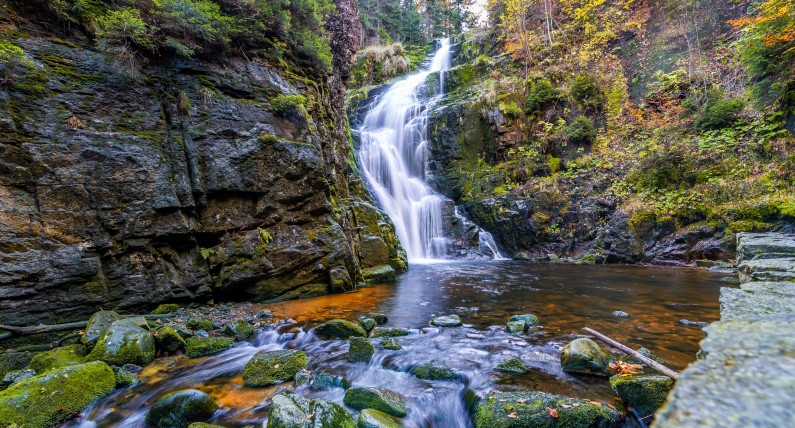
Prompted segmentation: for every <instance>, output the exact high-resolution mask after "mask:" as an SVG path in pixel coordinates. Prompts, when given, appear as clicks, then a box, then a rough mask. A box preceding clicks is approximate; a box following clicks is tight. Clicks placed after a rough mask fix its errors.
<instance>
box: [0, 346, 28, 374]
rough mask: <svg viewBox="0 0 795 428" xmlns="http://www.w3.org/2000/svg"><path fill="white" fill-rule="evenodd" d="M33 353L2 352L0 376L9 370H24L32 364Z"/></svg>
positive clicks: (0, 355) (0, 356) (0, 354)
mask: <svg viewBox="0 0 795 428" xmlns="http://www.w3.org/2000/svg"><path fill="white" fill-rule="evenodd" d="M32 358H33V354H32V353H30V352H27V351H25V352H20V351H5V352H3V353H0V378H3V377H5V375H6V374H7V373H8V372H12V371H16V370H22V369H24V368H25V367H27V366H28V364H30V360H31V359H32Z"/></svg>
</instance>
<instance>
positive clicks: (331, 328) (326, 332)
mask: <svg viewBox="0 0 795 428" xmlns="http://www.w3.org/2000/svg"><path fill="white" fill-rule="evenodd" d="M315 333H316V334H319V335H321V336H326V337H331V338H340V339H347V338H349V337H351V336H361V337H365V336H367V332H366V331H364V329H363V328H362V326H360V325H359V324H356V323H354V322H351V321H348V320H341V319H333V320H331V321H327V322H324V323H323V324H320V325H319V326H317V327H315Z"/></svg>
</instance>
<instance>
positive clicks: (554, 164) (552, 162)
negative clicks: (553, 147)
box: [547, 155, 561, 174]
mask: <svg viewBox="0 0 795 428" xmlns="http://www.w3.org/2000/svg"><path fill="white" fill-rule="evenodd" d="M560 165H561V160H560V158H556V157H554V156H552V155H547V166H549V172H550V173H552V174H555V173H557V172H558V171H560Z"/></svg>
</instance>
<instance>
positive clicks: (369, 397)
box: [343, 388, 407, 418]
mask: <svg viewBox="0 0 795 428" xmlns="http://www.w3.org/2000/svg"><path fill="white" fill-rule="evenodd" d="M343 402H344V403H345V405H346V406H348V407H350V408H353V409H356V410H363V409H375V410H380V411H382V412H384V413H387V414H389V415H392V416H397V417H399V418H402V417H404V416H406V414H407V410H406V397H404V396H403V395H401V394H398V393H397V392H395V391H392V390H389V389H386V388H349V389H348V390H347V391H345V396H344V397H343Z"/></svg>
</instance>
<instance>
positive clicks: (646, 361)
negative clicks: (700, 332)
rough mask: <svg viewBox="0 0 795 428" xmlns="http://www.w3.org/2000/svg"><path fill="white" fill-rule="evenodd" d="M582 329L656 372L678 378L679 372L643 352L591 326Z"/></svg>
mask: <svg viewBox="0 0 795 428" xmlns="http://www.w3.org/2000/svg"><path fill="white" fill-rule="evenodd" d="M583 330H585V331H586V332H588V333H591V334H593V335H594V336H596V337H598V338H599V339H602V340H604V341H605V342H607V343H609V344H610V345H612V346H614V347H616V348H618V349H620V350H621V351H623V352H625V353H626V354H629V355H631V356H633V357H635V358H637V359H638V360H640V361H642V362H643V363H644V364H646V365H647V366H649V367H651V368H653V369H654V370H657V371H658V372H660V373H662V374H664V375H666V376H668V377H670V378H671V379H673V380H677V379H679V373H677V372H675V371H673V370H671V369H669V368H668V367H665V366H664V365H662V364H660V363H658V362H657V361H654V360H652V359H651V358H649V357H646V356H645V355H643V354H640V353H638V352H637V351H635V350H634V349H632V348H630V347H628V346H625V345H622V344H621V343H619V342H617V341H615V340H613V339H611V338H609V337H607V336H605V335H604V334H602V333H599V332H598V331H596V330H594V329H592V328H588V327H585V328H584V329H583Z"/></svg>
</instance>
